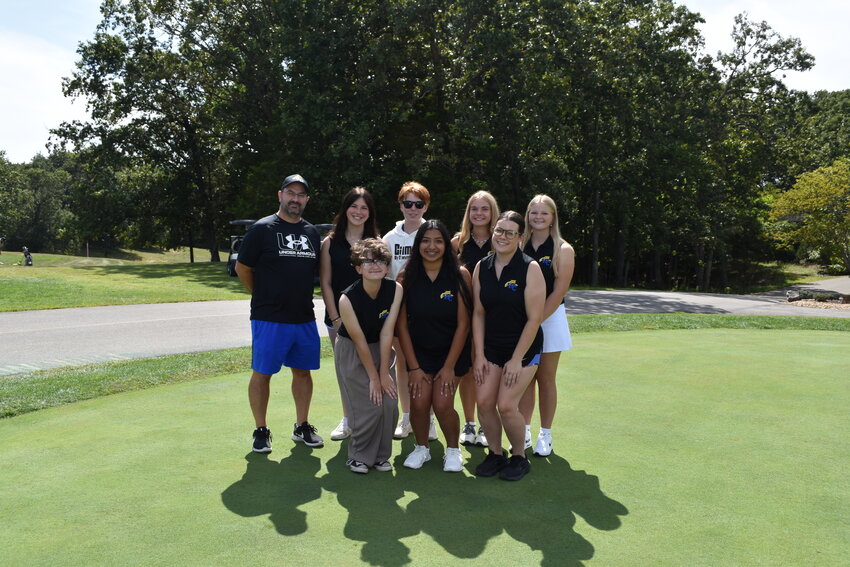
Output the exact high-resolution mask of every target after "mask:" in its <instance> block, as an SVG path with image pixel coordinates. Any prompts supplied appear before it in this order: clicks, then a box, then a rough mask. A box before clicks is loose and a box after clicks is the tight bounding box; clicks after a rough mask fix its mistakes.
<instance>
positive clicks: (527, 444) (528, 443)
mask: <svg viewBox="0 0 850 567" xmlns="http://www.w3.org/2000/svg"><path fill="white" fill-rule="evenodd" d="M538 439H539V437H538ZM525 448H526V449H531V431H526V432H525Z"/></svg>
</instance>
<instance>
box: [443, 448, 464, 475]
mask: <svg viewBox="0 0 850 567" xmlns="http://www.w3.org/2000/svg"><path fill="white" fill-rule="evenodd" d="M443 470H444V471H445V472H460V471H462V470H463V456H462V455H461V454H460V448H459V447H448V448H446V454H445V455H443Z"/></svg>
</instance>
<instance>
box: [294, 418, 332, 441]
mask: <svg viewBox="0 0 850 567" xmlns="http://www.w3.org/2000/svg"><path fill="white" fill-rule="evenodd" d="M292 440H293V441H300V442H302V443H304V444H305V445H307V446H308V447H324V446H325V442H324V441H322V438H321V437H319V435H318V434H317V433H316V428H315V427H313V426H312V425H310V424H309V423H307V422H306V421H305V422H304V423H302V424H301V425H298V424H297V423H296V424H295V431H293V432H292Z"/></svg>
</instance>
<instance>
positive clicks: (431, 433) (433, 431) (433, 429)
mask: <svg viewBox="0 0 850 567" xmlns="http://www.w3.org/2000/svg"><path fill="white" fill-rule="evenodd" d="M436 440H437V424H436V423H434V416H433V415H432V416H431V425H429V426H428V441H436Z"/></svg>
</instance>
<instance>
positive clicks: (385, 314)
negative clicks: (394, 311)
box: [378, 309, 390, 319]
mask: <svg viewBox="0 0 850 567" xmlns="http://www.w3.org/2000/svg"><path fill="white" fill-rule="evenodd" d="M389 316H390V311H389V309H384V310H383V311H381V312H380V313H378V319H386V318H387V317H389Z"/></svg>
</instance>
